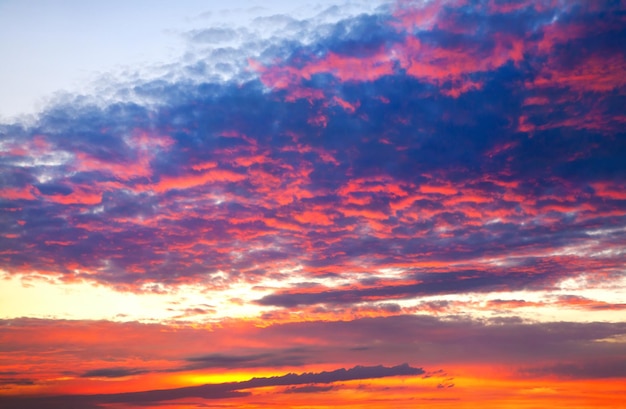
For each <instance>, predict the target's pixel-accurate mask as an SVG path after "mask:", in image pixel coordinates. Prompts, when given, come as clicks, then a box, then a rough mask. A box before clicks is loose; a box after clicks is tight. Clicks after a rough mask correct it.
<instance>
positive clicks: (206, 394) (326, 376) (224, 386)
mask: <svg viewBox="0 0 626 409" xmlns="http://www.w3.org/2000/svg"><path fill="white" fill-rule="evenodd" d="M423 373H424V371H423V370H422V369H421V368H413V367H411V366H409V365H407V364H402V365H397V366H394V367H385V366H382V365H379V366H370V367H367V366H355V367H353V368H350V369H343V368H342V369H337V370H334V371H324V372H319V373H313V372H309V373H303V374H293V373H290V374H286V375H282V376H274V377H266V378H252V379H250V380H248V381H243V382H231V383H220V384H210V385H202V386H192V387H184V388H177V389H164V390H153V391H145V392H127V393H115V394H100V395H71V396H52V397H51V396H46V397H17V398H9V399H5V401H6V402H5V403H6V404H7V405H8V406H7V407H8V408H14V407H15V408H17V407H20V408H31V407H33V408H34V407H46V406H45V405H46V404H47V405H67V404H69V403H70V402H71V403H72V404H77V403H80V404H81V405H85V406H84V407H99V406H98V405H100V404H110V403H134V404H139V403H142V404H143V403H153V402H162V401H170V400H176V399H181V398H190V397H194V398H203V399H227V398H234V397H241V396H246V393H245V392H240V391H241V390H247V389H253V388H262V387H268V386H288V385H303V384H329V383H334V382H338V381H350V380H358V379H375V378H384V377H389V376H415V375H420V374H423ZM310 387H311V386H308V388H310ZM303 388H307V387H303ZM301 390H306V389H301ZM41 404H43V406H37V405H41ZM89 405H91V406H89ZM52 407H53V406H52Z"/></svg>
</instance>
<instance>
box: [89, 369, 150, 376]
mask: <svg viewBox="0 0 626 409" xmlns="http://www.w3.org/2000/svg"><path fill="white" fill-rule="evenodd" d="M144 372H146V371H144V370H141V369H130V368H99V369H91V370H89V371H86V372H84V373H83V374H81V375H80V376H81V377H83V378H123V377H126V376H132V375H138V374H142V373H144Z"/></svg>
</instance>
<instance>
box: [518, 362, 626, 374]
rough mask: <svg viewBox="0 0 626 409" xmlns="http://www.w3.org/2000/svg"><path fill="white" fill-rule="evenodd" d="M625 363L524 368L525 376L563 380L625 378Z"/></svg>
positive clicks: (562, 364)
mask: <svg viewBox="0 0 626 409" xmlns="http://www.w3.org/2000/svg"><path fill="white" fill-rule="evenodd" d="M625 364H626V361H624V360H619V359H618V360H612V361H590V362H583V363H558V364H554V365H547V366H543V367H534V368H525V369H522V370H521V371H520V372H521V373H522V374H523V375H525V376H532V377H535V376H555V377H558V378H565V379H606V378H626V369H624V368H626V365H625Z"/></svg>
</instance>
